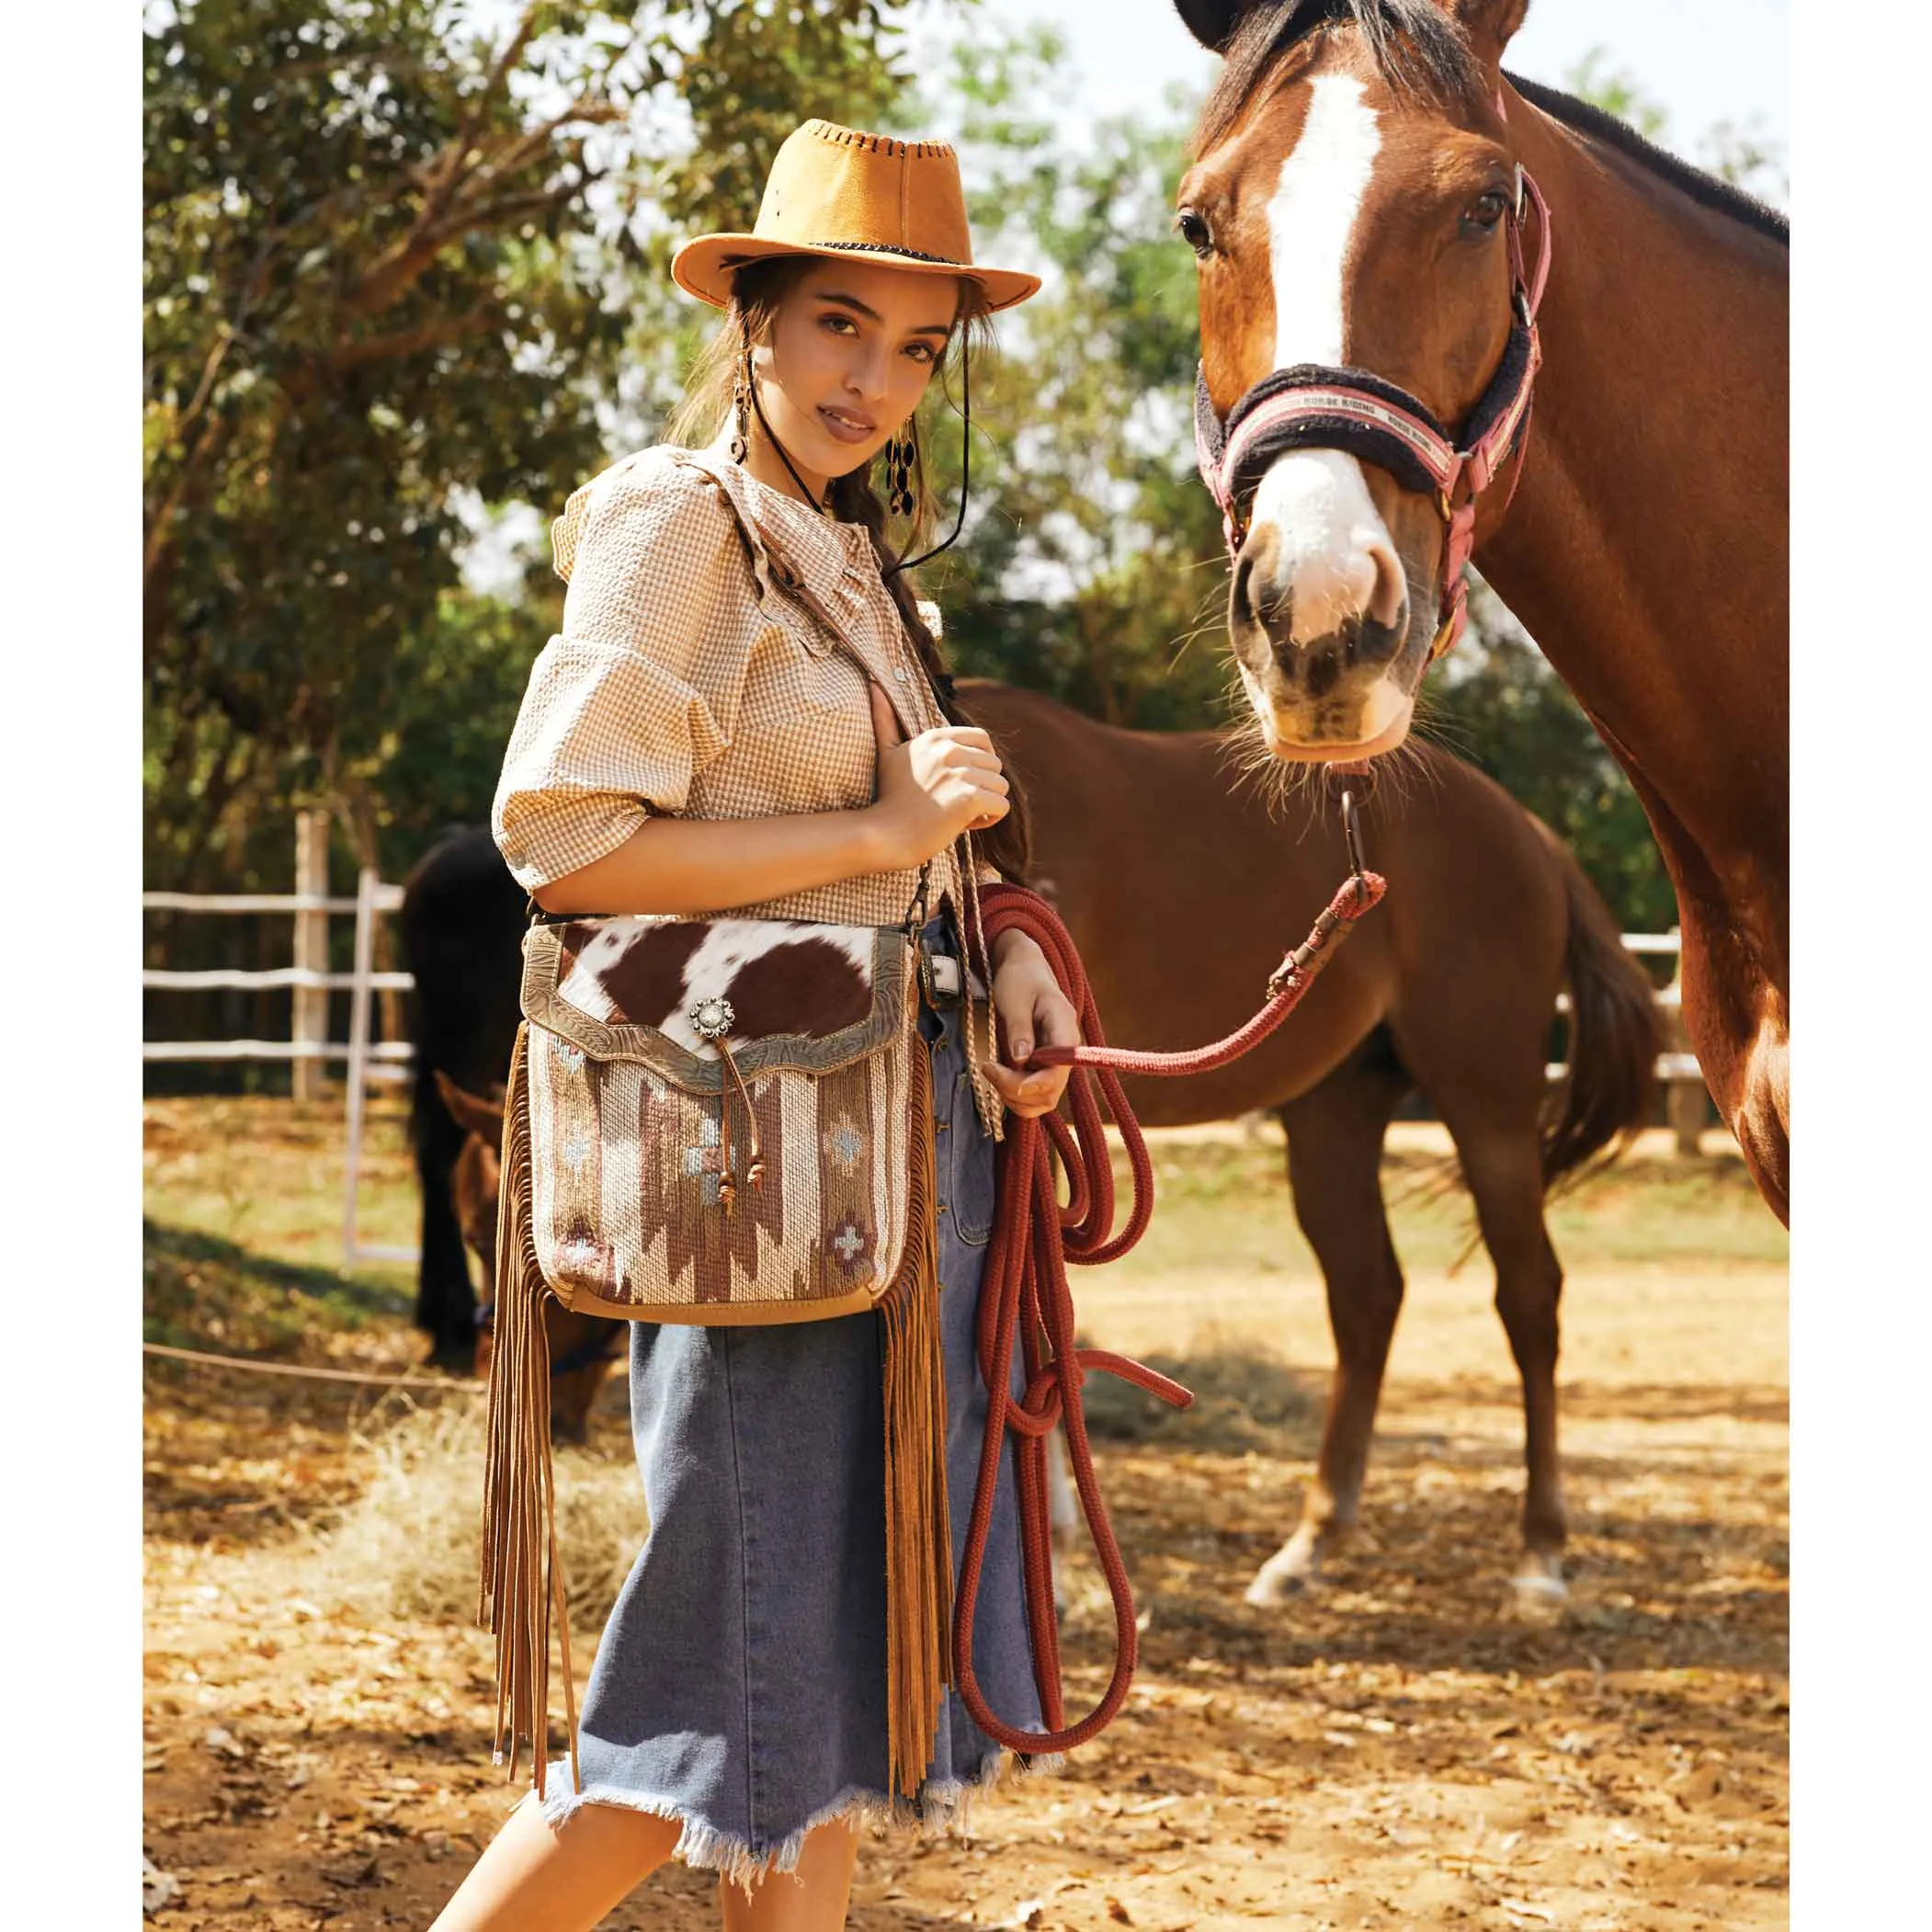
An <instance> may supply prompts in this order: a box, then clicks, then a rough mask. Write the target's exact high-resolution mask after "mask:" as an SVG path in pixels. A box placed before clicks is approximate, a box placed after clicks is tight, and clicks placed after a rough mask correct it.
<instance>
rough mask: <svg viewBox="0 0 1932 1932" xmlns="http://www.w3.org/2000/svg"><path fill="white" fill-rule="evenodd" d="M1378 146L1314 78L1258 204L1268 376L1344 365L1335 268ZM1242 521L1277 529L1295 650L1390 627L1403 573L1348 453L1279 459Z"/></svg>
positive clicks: (1336, 85)
mask: <svg viewBox="0 0 1932 1932" xmlns="http://www.w3.org/2000/svg"><path fill="white" fill-rule="evenodd" d="M1380 152H1381V128H1380V126H1379V125H1378V124H1377V120H1376V117H1375V111H1374V109H1373V108H1370V107H1369V105H1368V103H1367V101H1366V100H1365V99H1364V98H1363V95H1362V84H1361V83H1360V82H1359V81H1358V80H1356V79H1354V78H1352V77H1351V76H1349V75H1347V74H1318V75H1317V76H1316V77H1315V79H1314V80H1313V82H1311V83H1310V85H1309V102H1308V119H1307V120H1306V121H1305V122H1304V123H1303V125H1302V129H1301V140H1300V141H1298V142H1296V143H1295V146H1294V150H1293V152H1292V153H1290V154H1289V156H1288V158H1287V159H1286V160H1285V161H1283V162H1282V164H1281V177H1280V179H1279V182H1278V183H1277V184H1276V187H1275V192H1274V194H1273V196H1272V197H1271V198H1270V199H1269V201H1268V204H1267V235H1268V266H1269V273H1270V278H1271V279H1272V281H1273V284H1274V292H1275V367H1276V368H1277V369H1291V368H1293V367H1294V365H1295V364H1297V363H1301V362H1317V363H1326V364H1330V365H1333V364H1335V363H1338V362H1340V361H1341V359H1342V349H1343V346H1344V342H1345V338H1346V333H1347V331H1346V321H1347V318H1346V313H1345V308H1346V304H1345V301H1344V298H1343V271H1344V269H1345V267H1346V266H1347V258H1348V242H1349V237H1350V236H1351V235H1352V234H1353V233H1354V231H1355V223H1356V218H1357V217H1358V215H1359V213H1360V212H1361V206H1362V198H1363V196H1364V195H1365V194H1366V193H1367V191H1368V188H1369V177H1370V176H1372V175H1373V174H1374V172H1375V157H1376V155H1377V154H1378V153H1380ZM1249 521H1250V523H1251V525H1252V526H1255V527H1257V528H1258V527H1260V526H1262V525H1271V526H1272V527H1273V528H1274V530H1275V532H1276V536H1277V539H1278V540H1279V546H1280V548H1279V551H1278V552H1277V556H1278V558H1279V562H1278V563H1277V565H1276V575H1277V580H1278V582H1279V584H1280V585H1281V586H1282V587H1283V588H1284V589H1287V590H1289V591H1290V593H1291V594H1292V597H1293V615H1292V620H1291V622H1290V632H1289V634H1290V638H1291V640H1292V641H1293V642H1298V643H1299V642H1308V641H1311V640H1313V639H1315V638H1318V637H1326V636H1327V635H1328V634H1329V633H1330V632H1331V631H1334V630H1335V629H1336V628H1337V627H1338V626H1339V625H1341V624H1343V623H1345V622H1347V620H1348V619H1350V618H1354V617H1358V616H1361V615H1363V614H1365V613H1366V614H1367V615H1368V616H1369V617H1371V618H1373V619H1374V620H1375V621H1376V622H1378V623H1381V624H1393V623H1395V622H1396V621H1397V620H1398V619H1400V617H1401V615H1402V607H1403V598H1404V582H1403V574H1402V566H1401V564H1400V563H1399V562H1398V561H1397V559H1396V555H1395V546H1394V544H1393V543H1392V541H1391V540H1390V537H1389V531H1388V527H1387V526H1386V525H1385V524H1384V523H1383V522H1382V519H1381V512H1380V511H1378V510H1377V509H1376V507H1375V503H1374V499H1373V498H1372V497H1370V495H1369V485H1368V483H1367V482H1366V481H1365V479H1364V478H1363V476H1362V472H1361V465H1360V464H1359V463H1358V462H1357V461H1356V460H1355V459H1354V458H1353V457H1352V456H1347V455H1344V454H1343V453H1342V452H1341V451H1340V450H1338V449H1296V450H1291V451H1290V453H1289V454H1288V455H1286V456H1283V457H1280V458H1279V459H1278V460H1276V461H1275V462H1274V463H1272V464H1271V465H1270V466H1269V468H1268V471H1267V474H1266V475H1265V476H1263V478H1262V479H1261V483H1260V485H1259V487H1258V488H1257V489H1256V492H1255V501H1254V506H1253V509H1252V511H1251V513H1250V517H1249Z"/></svg>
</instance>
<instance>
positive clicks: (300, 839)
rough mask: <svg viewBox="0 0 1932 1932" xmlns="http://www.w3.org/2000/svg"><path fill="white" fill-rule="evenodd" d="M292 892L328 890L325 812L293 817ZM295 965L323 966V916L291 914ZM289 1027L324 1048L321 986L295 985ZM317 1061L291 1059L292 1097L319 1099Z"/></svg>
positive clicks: (303, 1041)
mask: <svg viewBox="0 0 1932 1932" xmlns="http://www.w3.org/2000/svg"><path fill="white" fill-rule="evenodd" d="M295 890H296V891H297V892H301V893H302V894H304V895H305V896H313V897H314V898H317V899H322V898H326V897H327V895H328V890H329V814H328V813H327V812H326V811H314V810H312V811H307V812H299V813H296V815H295ZM295 964H296V966H297V967H298V968H299V969H300V970H301V971H303V972H327V971H328V970H329V915H328V914H327V913H325V912H303V913H297V914H296V915H295ZM293 1006H294V1026H293V1030H292V1031H291V1032H290V1040H292V1041H293V1042H294V1044H295V1045H296V1046H298V1047H300V1046H303V1045H313V1046H316V1047H321V1046H324V1045H325V1044H326V1043H327V1040H328V1037H329V994H328V988H327V987H325V986H298V987H296V989H295V994H294V1000H293ZM291 1079H292V1083H293V1085H292V1089H291V1090H292V1091H293V1093H294V1095H295V1097H296V1098H297V1099H298V1100H319V1099H321V1098H322V1093H323V1083H324V1071H323V1062H322V1058H321V1055H320V1054H319V1053H318V1054H316V1055H314V1056H313V1057H298V1058H297V1059H296V1060H295V1061H294V1063H293V1072H292V1074H291Z"/></svg>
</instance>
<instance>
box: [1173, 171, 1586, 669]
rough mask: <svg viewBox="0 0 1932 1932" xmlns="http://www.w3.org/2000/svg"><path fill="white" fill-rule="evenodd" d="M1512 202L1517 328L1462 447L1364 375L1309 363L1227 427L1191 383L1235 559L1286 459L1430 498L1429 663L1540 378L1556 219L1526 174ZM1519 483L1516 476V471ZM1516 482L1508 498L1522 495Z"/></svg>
mask: <svg viewBox="0 0 1932 1932" xmlns="http://www.w3.org/2000/svg"><path fill="white" fill-rule="evenodd" d="M1516 176H1517V192H1516V201H1515V204H1514V206H1513V207H1511V208H1510V209H1509V210H1507V212H1506V214H1505V216H1504V221H1505V223H1506V233H1507V235H1508V241H1509V277H1510V306H1511V308H1512V310H1513V311H1514V318H1513V320H1512V322H1511V324H1510V329H1509V340H1508V342H1507V344H1506V346H1505V347H1504V350H1503V359H1502V360H1501V361H1500V362H1499V363H1498V364H1497V365H1496V372H1495V374H1494V375H1493V376H1492V377H1491V378H1490V379H1489V385H1488V387H1487V388H1486V389H1484V390H1483V393H1482V395H1481V396H1480V397H1479V398H1478V399H1477V402H1476V405H1475V407H1474V408H1473V409H1472V410H1471V411H1470V415H1469V421H1468V422H1467V424H1466V425H1465V426H1464V427H1463V440H1462V441H1461V442H1460V444H1459V443H1457V442H1456V441H1454V440H1453V439H1452V438H1451V437H1450V435H1449V432H1448V431H1447V430H1446V429H1445V428H1443V426H1442V425H1441V424H1440V423H1438V421H1437V420H1436V418H1435V416H1434V415H1432V414H1431V413H1430V411H1429V409H1428V406H1427V405H1426V403H1423V402H1422V401H1420V400H1419V399H1418V398H1417V397H1415V396H1412V395H1411V394H1410V393H1409V392H1408V391H1407V390H1405V389H1399V388H1398V387H1397V386H1396V385H1395V384H1394V383H1392V382H1385V381H1383V380H1382V379H1381V377H1380V376H1376V375H1371V374H1370V373H1369V371H1368V370H1366V369H1348V368H1346V367H1339V368H1331V367H1328V366H1327V365H1325V364H1321V363H1313V362H1303V363H1298V364H1296V365H1295V367H1294V368H1292V369H1275V370H1274V371H1272V372H1271V373H1270V374H1268V375H1267V376H1264V377H1263V378H1262V379H1261V381H1259V382H1257V383H1256V385H1255V386H1254V388H1253V389H1251V390H1249V391H1248V392H1247V393H1246V394H1245V395H1244V396H1243V397H1242V398H1241V400H1240V401H1239V402H1238V403H1235V404H1234V406H1233V409H1231V410H1230V411H1229V412H1228V416H1227V420H1226V422H1225V423H1223V422H1222V418H1221V415H1220V414H1219V413H1218V412H1217V411H1216V409H1215V407H1214V404H1213V402H1212V401H1211V399H1210V397H1209V394H1208V379H1207V375H1206V372H1205V370H1199V371H1197V373H1196V376H1195V383H1194V444H1195V454H1196V456H1197V458H1198V460H1199V463H1200V473H1201V477H1202V480H1203V481H1204V482H1205V483H1207V485H1208V488H1209V490H1210V493H1211V494H1212V495H1213V497H1214V500H1215V502H1216V503H1218V504H1219V505H1220V506H1221V513H1222V532H1223V534H1224V535H1225V537H1226V539H1227V544H1228V555H1229V556H1230V557H1231V558H1232V557H1233V556H1234V555H1236V553H1237V552H1238V551H1240V549H1241V545H1242V543H1243V541H1244V540H1245V538H1246V536H1247V506H1248V504H1249V502H1250V500H1251V499H1252V498H1253V496H1254V494H1255V489H1256V485H1257V484H1258V483H1260V481H1261V479H1262V477H1263V475H1264V474H1265V473H1266V472H1267V468H1268V466H1269V465H1270V464H1271V463H1272V462H1274V460H1276V458H1277V457H1279V456H1281V455H1283V454H1285V453H1286V452H1287V451H1288V450H1290V449H1344V450H1347V452H1348V453H1349V454H1350V455H1352V456H1356V457H1358V458H1360V459H1361V460H1363V461H1365V462H1371V463H1374V464H1376V465H1378V466H1379V467H1380V468H1381V469H1384V470H1386V471H1388V472H1389V473H1390V474H1391V475H1392V476H1393V477H1394V478H1395V480H1396V482H1398V483H1401V484H1402V485H1403V487H1404V489H1408V490H1419V491H1421V492H1423V493H1424V494H1426V495H1428V496H1429V497H1431V498H1432V499H1433V500H1434V502H1435V505H1436V507H1437V509H1438V510H1439V511H1440V512H1441V515H1442V520H1443V522H1444V523H1445V524H1446V525H1447V526H1448V528H1449V542H1448V548H1447V550H1446V551H1445V553H1444V557H1443V570H1442V605H1441V616H1440V621H1439V623H1438V627H1437V631H1436V637H1435V642H1433V643H1432V644H1431V645H1430V647H1429V659H1430V662H1431V663H1433V662H1434V661H1435V660H1436V659H1437V658H1438V657H1440V656H1441V655H1442V653H1444V652H1445V651H1447V650H1448V649H1449V646H1450V645H1451V644H1453V643H1454V642H1456V640H1457V639H1458V638H1459V637H1460V636H1461V634H1462V627H1463V624H1464V622H1465V620H1466V619H1467V617H1468V606H1469V586H1468V585H1467V584H1466V583H1465V582H1464V581H1463V572H1464V570H1465V568H1466V567H1467V565H1468V563H1469V558H1470V552H1471V551H1472V550H1473V549H1474V548H1475V528H1476V498H1477V497H1478V496H1480V495H1481V494H1482V493H1483V491H1484V490H1486V489H1487V488H1488V487H1489V485H1490V484H1491V483H1493V482H1494V480H1495V475H1496V472H1497V471H1499V470H1500V469H1501V468H1502V467H1503V465H1504V464H1505V463H1506V461H1507V460H1509V457H1510V455H1511V453H1512V452H1513V451H1514V450H1516V449H1517V448H1518V447H1519V446H1520V445H1521V444H1522V442H1523V441H1524V438H1526V436H1527V435H1528V432H1529V403H1530V395H1531V392H1532V391H1533V390H1534V388H1535V386H1536V372H1537V370H1538V369H1539V368H1540V366H1541V364H1542V359H1543V351H1542V346H1541V344H1540V342H1539V340H1538V338H1537V331H1536V312H1537V309H1538V308H1539V307H1540V304H1541V302H1542V299H1543V284H1544V283H1545V282H1546V281H1547V280H1548V279H1549V276H1550V210H1549V207H1548V204H1547V203H1546V202H1545V201H1544V199H1543V197H1542V194H1541V191H1540V189H1539V188H1538V187H1537V185H1536V183H1535V181H1533V180H1532V179H1531V178H1530V176H1529V173H1528V172H1527V171H1526V170H1525V169H1524V168H1523V167H1521V166H1520V165H1518V167H1517V171H1516ZM1526 202H1530V203H1534V205H1535V208H1536V213H1537V222H1538V225H1539V231H1540V241H1541V245H1540V247H1539V249H1538V251H1537V263H1536V269H1535V272H1534V273H1533V274H1530V273H1528V272H1526V270H1525V267H1524V264H1523V210H1524V206H1525V204H1526ZM1521 473H1522V472H1521V469H1520V466H1518V469H1517V475H1520V474H1521ZM1515 488H1516V485H1515V483H1514V482H1513V481H1512V483H1511V484H1510V491H1511V494H1514V493H1515Z"/></svg>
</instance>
